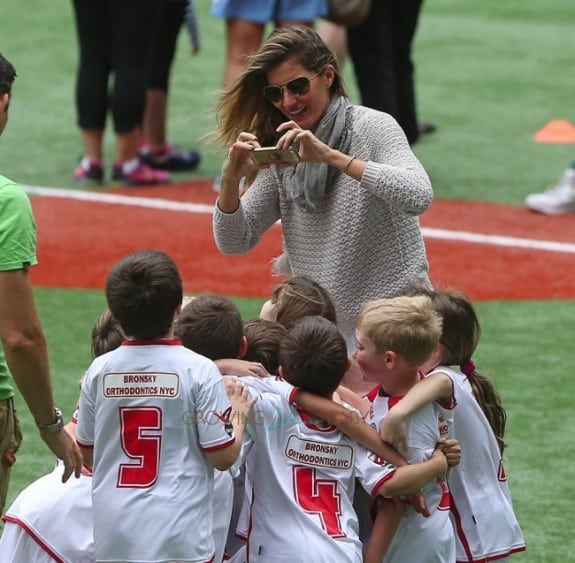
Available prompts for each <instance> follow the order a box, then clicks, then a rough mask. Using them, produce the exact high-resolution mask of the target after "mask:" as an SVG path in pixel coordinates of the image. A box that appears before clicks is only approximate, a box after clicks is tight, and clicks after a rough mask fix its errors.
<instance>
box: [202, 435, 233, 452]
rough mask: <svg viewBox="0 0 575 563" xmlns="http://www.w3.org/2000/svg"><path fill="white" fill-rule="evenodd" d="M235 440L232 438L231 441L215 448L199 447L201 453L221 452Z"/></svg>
mask: <svg viewBox="0 0 575 563" xmlns="http://www.w3.org/2000/svg"><path fill="white" fill-rule="evenodd" d="M235 442H236V439H235V438H232V439H231V440H229V441H227V442H224V443H223V444H217V445H216V446H208V447H207V448H204V446H201V448H202V451H204V452H213V451H216V450H221V449H223V448H227V447H228V446H232V445H233V444H235Z"/></svg>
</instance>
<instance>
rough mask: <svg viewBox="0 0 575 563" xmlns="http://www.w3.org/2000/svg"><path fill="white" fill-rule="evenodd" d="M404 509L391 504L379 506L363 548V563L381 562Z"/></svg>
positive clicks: (384, 503) (383, 503)
mask: <svg viewBox="0 0 575 563" xmlns="http://www.w3.org/2000/svg"><path fill="white" fill-rule="evenodd" d="M404 508H405V507H403V506H402V507H399V506H397V505H396V504H395V503H393V502H382V503H381V504H380V506H379V508H378V510H377V514H376V516H375V520H374V522H373V528H372V530H371V534H370V535H369V540H368V542H367V546H366V548H365V554H364V556H363V563H381V562H382V561H383V558H384V557H385V554H386V553H387V550H388V548H389V545H390V544H391V540H393V536H394V534H395V531H396V530H397V527H398V526H399V522H400V521H401V517H402V516H403V510H404Z"/></svg>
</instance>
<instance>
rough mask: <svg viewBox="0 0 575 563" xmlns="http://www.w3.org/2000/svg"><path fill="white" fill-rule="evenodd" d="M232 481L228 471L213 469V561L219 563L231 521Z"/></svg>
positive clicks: (224, 551) (221, 559)
mask: <svg viewBox="0 0 575 563" xmlns="http://www.w3.org/2000/svg"><path fill="white" fill-rule="evenodd" d="M233 496H234V480H233V479H232V475H231V473H230V472H229V470H228V471H218V470H217V469H214V511H213V512H214V523H213V532H212V533H213V536H214V548H215V556H214V561H215V562H216V563H221V561H223V559H224V555H225V553H226V543H227V540H228V530H229V528H230V521H231V519H232V508H233V502H232V499H233Z"/></svg>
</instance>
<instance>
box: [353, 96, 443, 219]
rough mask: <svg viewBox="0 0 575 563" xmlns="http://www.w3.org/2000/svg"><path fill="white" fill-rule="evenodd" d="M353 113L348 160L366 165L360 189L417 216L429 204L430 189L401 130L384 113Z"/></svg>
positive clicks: (357, 109)
mask: <svg viewBox="0 0 575 563" xmlns="http://www.w3.org/2000/svg"><path fill="white" fill-rule="evenodd" d="M354 109H355V111H354V127H353V138H354V141H353V143H352V150H355V151H356V152H354V153H353V154H352V156H356V157H358V158H361V159H363V160H366V161H368V164H367V166H366V169H365V172H364V174H363V177H362V179H361V183H360V186H361V188H362V189H365V190H367V191H368V192H370V193H371V194H373V195H374V196H376V197H378V198H381V199H382V200H384V201H385V202H386V203H387V204H388V205H389V206H391V207H395V208H397V209H400V210H401V211H403V212H405V213H407V214H410V215H420V214H421V213H423V212H424V211H425V210H426V209H427V208H428V207H429V205H430V204H431V200H432V198H433V189H432V187H431V181H430V180H429V176H428V175H427V172H426V171H425V169H424V168H423V166H422V164H421V163H420V162H419V160H418V159H417V157H416V156H415V154H414V153H413V151H412V150H411V147H410V146H409V143H408V142H407V138H406V137H405V134H404V133H403V130H402V129H401V127H400V126H399V124H398V123H397V121H395V119H394V118H393V117H392V116H391V115H389V114H387V113H383V112H379V111H375V110H372V109H369V108H365V107H362V106H356V107H355V108H354Z"/></svg>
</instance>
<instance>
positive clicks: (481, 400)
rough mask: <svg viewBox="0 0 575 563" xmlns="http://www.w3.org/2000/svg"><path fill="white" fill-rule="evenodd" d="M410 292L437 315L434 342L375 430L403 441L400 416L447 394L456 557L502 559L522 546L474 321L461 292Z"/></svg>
mask: <svg viewBox="0 0 575 563" xmlns="http://www.w3.org/2000/svg"><path fill="white" fill-rule="evenodd" d="M417 291H418V292H419V293H424V294H425V295H429V297H430V298H431V300H432V302H433V308H434V309H435V311H437V312H438V313H439V314H440V315H441V318H442V320H443V329H442V333H441V340H440V343H439V346H438V348H437V350H436V351H435V352H434V353H433V354H432V356H431V358H430V359H429V360H428V361H427V362H426V364H425V366H424V367H423V369H424V370H425V371H426V372H427V375H426V377H425V378H424V379H423V380H421V381H420V382H418V383H417V385H415V386H414V387H413V388H412V389H410V391H409V392H408V393H407V395H406V396H405V398H404V399H403V400H402V401H401V402H400V403H399V404H397V405H396V406H394V407H393V408H392V409H391V410H390V412H389V414H388V416H387V417H386V419H385V420H384V421H383V424H382V425H381V428H380V431H381V433H382V437H383V439H385V440H387V441H389V442H390V443H392V444H400V443H403V442H405V440H406V437H405V432H404V421H405V419H406V417H408V416H409V415H410V414H411V413H414V412H416V411H418V410H419V409H420V408H422V407H423V406H425V405H426V404H429V403H432V402H433V401H436V400H440V399H444V400H445V399H448V398H449V396H450V395H454V397H455V399H456V402H457V404H456V407H455V409H454V410H453V435H454V436H455V438H456V439H457V440H458V441H459V443H460V444H461V446H462V449H463V455H462V458H461V464H460V465H459V466H458V467H455V468H453V469H452V470H451V471H450V472H449V474H448V476H447V482H448V485H449V490H450V493H451V510H450V514H451V519H452V523H453V527H454V529H455V533H456V552H457V553H456V555H457V561H458V562H461V563H464V562H470V561H485V562H487V561H494V560H497V561H498V562H499V561H504V560H506V558H507V556H509V555H511V554H513V553H517V552H520V551H524V550H525V539H524V537H523V533H522V531H521V527H520V526H519V523H518V521H517V518H516V516H515V513H514V511H513V504H512V499H511V493H510V490H509V485H508V483H507V477H506V475H505V471H504V469H503V462H502V459H501V456H502V454H503V448H504V441H503V438H504V433H505V422H506V413H505V410H504V409H503V406H502V404H501V399H500V397H499V394H498V393H497V390H496V388H495V386H494V384H493V382H492V381H491V379H490V378H489V377H488V376H487V375H484V374H482V373H480V372H478V371H477V369H476V367H475V364H474V362H473V360H472V359H471V358H472V356H473V354H474V352H475V349H476V347H477V345H478V343H479V340H480V337H481V327H480V324H479V319H478V317H477V314H476V313H475V309H474V307H473V305H472V303H471V301H469V299H468V298H467V297H465V295H462V294H460V293H457V292H453V291H432V290H429V289H427V288H420V289H418V290H417ZM447 366H457V368H456V369H454V368H451V367H447Z"/></svg>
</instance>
